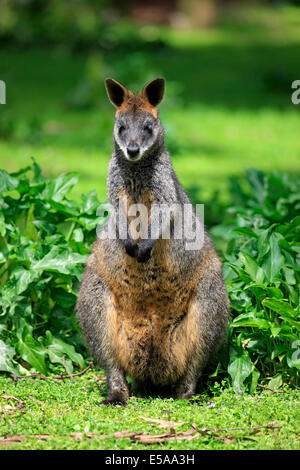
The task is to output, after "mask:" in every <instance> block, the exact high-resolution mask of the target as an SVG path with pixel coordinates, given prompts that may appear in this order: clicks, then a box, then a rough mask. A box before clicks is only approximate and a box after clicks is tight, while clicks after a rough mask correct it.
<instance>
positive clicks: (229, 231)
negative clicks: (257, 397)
mask: <svg viewBox="0 0 300 470" xmlns="http://www.w3.org/2000/svg"><path fill="white" fill-rule="evenodd" d="M247 183H248V192H247V191H246V192H244V191H243V190H242V188H241V186H240V185H239V184H238V183H237V181H235V184H234V186H233V187H234V192H233V194H234V199H235V204H234V205H233V206H231V207H230V208H229V213H230V214H231V217H230V218H229V220H227V222H226V223H224V224H222V225H218V226H216V227H214V228H213V229H212V234H213V235H214V236H215V238H216V241H217V243H218V245H219V246H222V247H223V250H224V255H223V258H224V275H225V280H226V284H227V289H228V292H229V296H230V299H231V308H232V320H231V323H230V330H229V346H230V359H229V366H228V372H229V374H230V375H231V377H232V380H233V385H234V387H235V389H236V390H243V389H245V388H246V387H247V388H250V389H251V390H255V388H256V385H257V381H258V378H259V376H261V377H269V378H270V385H271V386H277V387H279V386H280V385H281V383H282V381H288V382H290V383H296V382H297V377H298V376H299V372H298V371H299V369H300V341H299V339H300V337H299V329H300V325H299V315H300V308H299V253H300V244H299V234H300V231H299V228H300V215H297V214H299V208H300V183H299V179H296V178H295V177H292V176H289V175H286V174H280V173H276V172H274V173H271V174H269V175H267V174H263V173H262V172H260V171H258V170H249V171H248V172H247Z"/></svg>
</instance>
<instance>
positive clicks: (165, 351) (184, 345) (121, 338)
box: [108, 295, 196, 385]
mask: <svg viewBox="0 0 300 470" xmlns="http://www.w3.org/2000/svg"><path fill="white" fill-rule="evenodd" d="M108 324H109V331H108V334H109V339H110V345H111V347H112V350H113V354H114V356H115V358H116V361H117V362H118V364H119V366H120V367H121V368H122V369H123V370H124V371H125V372H126V374H128V375H129V376H131V377H132V378H135V379H139V380H141V381H143V380H144V381H146V380H150V381H151V382H153V383H154V384H162V385H166V384H168V383H174V382H176V381H177V380H178V379H179V378H180V377H182V376H183V375H184V374H185V372H186V370H187V367H188V363H189V361H190V360H191V357H192V356H193V354H194V353H195V352H196V351H195V349H196V322H195V316H194V315H193V311H192V309H191V308H190V309H189V307H188V305H185V307H184V309H182V310H180V311H178V310H177V311H176V312H175V311H174V306H171V302H170V303H169V304H168V303H165V302H159V301H158V302H154V303H151V302H150V301H149V303H143V304H141V303H139V302H137V303H134V301H132V300H131V302H130V301H129V299H126V301H125V302H124V303H123V302H120V299H119V297H118V295H115V296H114V301H113V302H112V305H111V309H110V311H109V322H108Z"/></svg>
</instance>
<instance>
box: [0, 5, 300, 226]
mask: <svg viewBox="0 0 300 470" xmlns="http://www.w3.org/2000/svg"><path fill="white" fill-rule="evenodd" d="M299 58H300V2H299V1H277V2H276V1H273V2H271V1H268V2H267V1H261V2H249V1H248V2H247V1H236V2H234V1H229V0H227V1H224V0H223V1H221V0H219V1H217V0H198V1H196V0H178V1H172V0H160V1H155V0H152V1H148V2H138V1H134V0H131V1H128V2H121V1H108V0H99V1H96V0H89V1H83V0H69V1H68V2H62V1H60V0H22V1H21V0H2V1H1V3H0V79H1V80H4V81H5V83H6V91H7V96H6V102H7V104H5V105H0V168H3V169H5V170H7V171H14V170H17V169H19V168H20V167H22V166H26V165H28V164H30V162H31V157H34V158H35V159H36V161H37V162H38V163H39V165H41V167H42V168H43V171H44V173H45V174H46V175H50V176H54V175H57V174H59V173H61V172H67V171H74V170H75V171H78V172H79V174H80V180H79V184H78V185H77V186H76V189H74V191H73V197H74V198H78V197H79V195H80V193H82V192H87V191H88V190H91V189H96V190H97V193H98V197H99V199H100V200H105V199H106V186H105V184H106V173H107V165H108V161H109V158H110V154H111V150H112V126H113V118H114V111H113V108H112V106H111V104H110V103H109V102H108V99H107V98H106V94H105V89H104V83H103V81H104V78H105V77H107V76H111V77H114V78H116V79H117V80H119V81H121V82H123V83H124V84H126V85H127V86H128V87H131V88H132V89H133V90H134V91H138V90H139V89H141V88H142V86H143V85H144V84H145V82H146V81H147V80H150V79H152V78H155V77H156V76H164V77H165V78H166V80H167V88H166V97H165V100H164V102H163V103H162V104H161V108H160V116H161V119H162V122H163V125H164V127H165V130H166V142H167V147H168V149H169V151H170V154H171V157H172V160H173V163H174V167H175V170H176V172H177V174H178V177H179V179H180V181H181V182H182V184H183V185H184V187H185V189H186V190H187V192H188V193H189V194H190V196H191V197H192V199H193V201H194V202H203V201H210V203H209V206H208V210H207V209H206V214H207V216H206V220H207V218H208V221H209V225H212V224H214V223H216V222H219V221H220V219H221V218H222V214H221V213H220V207H222V206H220V205H219V206H218V207H219V209H218V211H219V212H218V213H215V212H214V204H213V203H214V201H215V200H216V199H217V198H218V200H221V201H224V204H226V200H227V199H228V194H229V192H228V191H229V190H228V188H229V186H230V180H231V178H232V177H237V178H240V179H241V180H242V178H243V175H244V172H245V169H246V168H250V167H256V168H260V169H262V170H266V171H268V170H274V169H278V170H284V171H286V172H290V173H300V142H299V135H300V105H298V106H296V105H293V104H292V102H291V94H292V91H293V90H292V89H291V84H292V82H293V81H294V80H296V79H300V60H299ZM216 193H217V194H216ZM207 211H208V213H207ZM221 212H222V211H221Z"/></svg>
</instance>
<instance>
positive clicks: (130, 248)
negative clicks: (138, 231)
mask: <svg viewBox="0 0 300 470" xmlns="http://www.w3.org/2000/svg"><path fill="white" fill-rule="evenodd" d="M123 243H124V246H125V251H126V253H127V254H128V255H129V256H131V257H132V258H136V257H137V256H138V251H139V247H138V244H137V243H136V242H135V241H134V240H130V239H127V240H123Z"/></svg>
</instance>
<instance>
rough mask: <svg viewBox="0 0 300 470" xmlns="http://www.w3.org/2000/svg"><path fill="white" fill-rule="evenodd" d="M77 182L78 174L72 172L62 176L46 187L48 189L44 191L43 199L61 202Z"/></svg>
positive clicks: (51, 181)
mask: <svg viewBox="0 0 300 470" xmlns="http://www.w3.org/2000/svg"><path fill="white" fill-rule="evenodd" d="M77 182H78V175H77V173H74V172H72V173H65V174H63V175H60V176H58V177H57V178H55V179H54V180H50V182H49V183H48V184H47V185H46V188H45V190H44V191H43V197H44V199H46V200H51V199H53V201H56V202H60V201H62V200H63V198H64V197H65V196H66V194H68V193H69V192H70V191H71V189H72V188H73V186H74V185H75V184H76V183H77Z"/></svg>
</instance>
